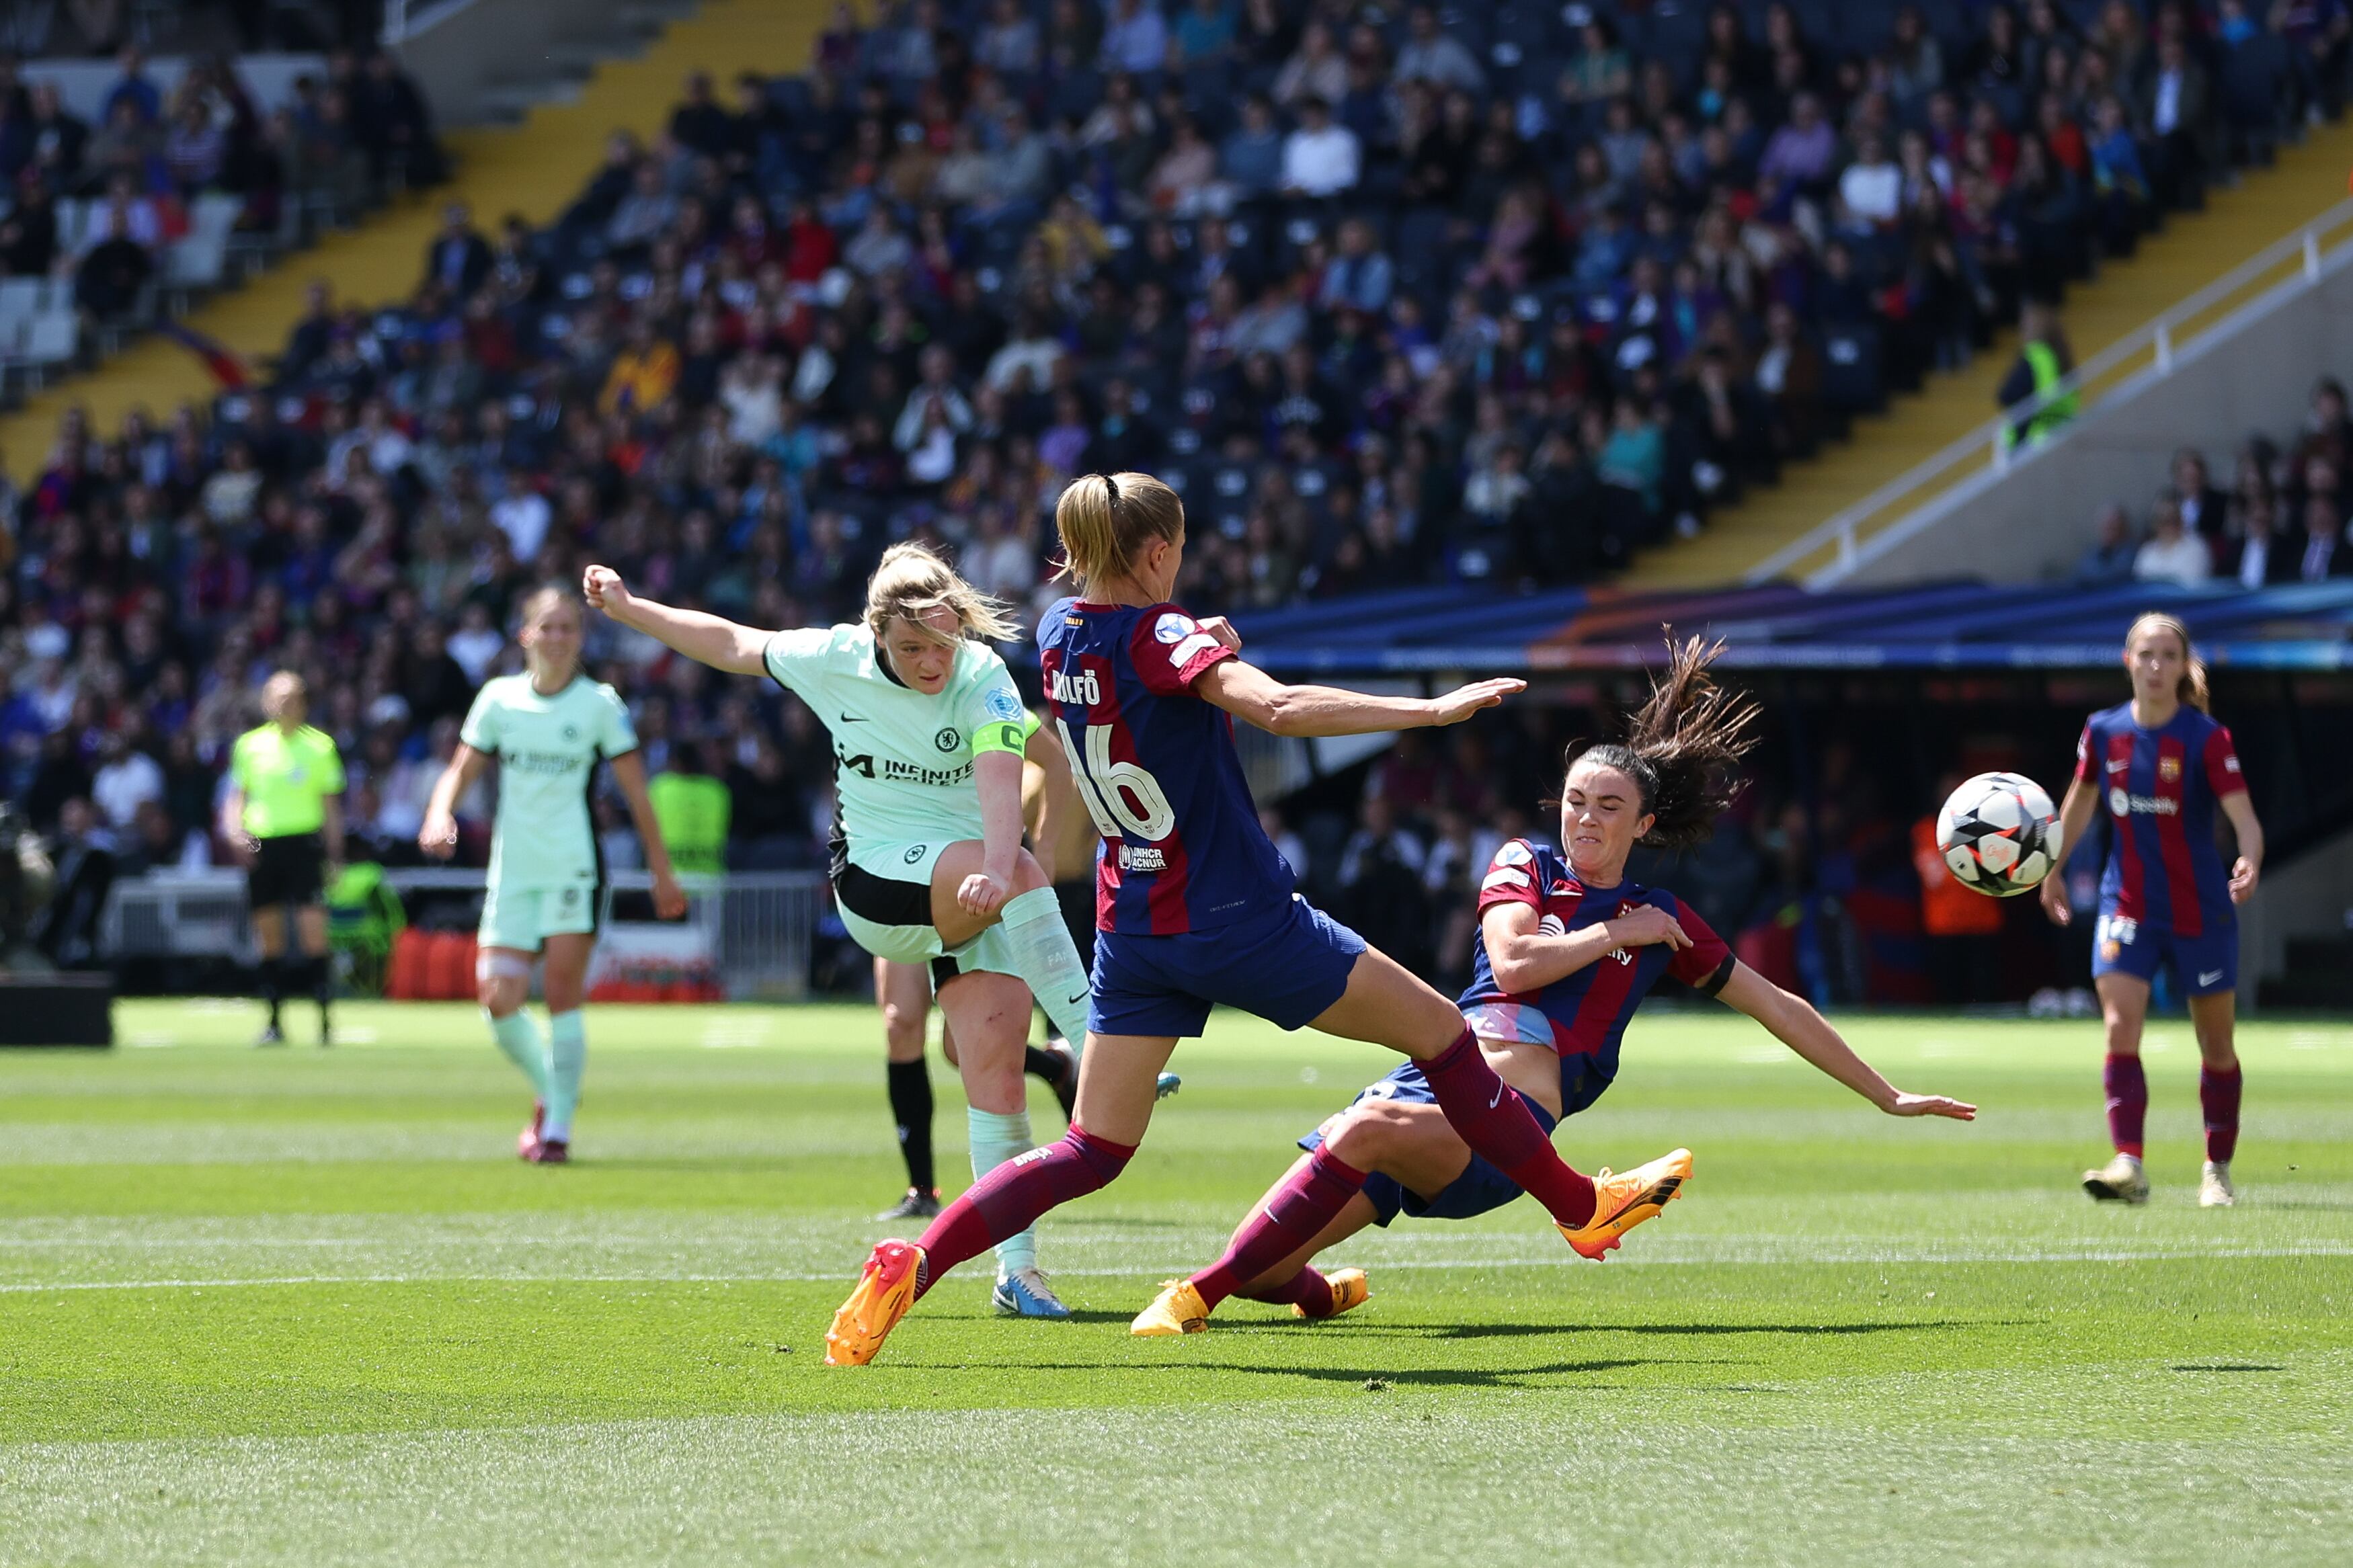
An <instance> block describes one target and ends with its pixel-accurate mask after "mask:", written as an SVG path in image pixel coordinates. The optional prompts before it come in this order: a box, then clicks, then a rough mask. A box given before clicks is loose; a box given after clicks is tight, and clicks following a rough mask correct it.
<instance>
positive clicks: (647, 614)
mask: <svg viewBox="0 0 2353 1568" xmlns="http://www.w3.org/2000/svg"><path fill="white" fill-rule="evenodd" d="M580 593H581V596H582V597H584V598H586V600H587V601H588V604H589V605H590V607H591V608H594V609H599V610H602V611H604V612H605V613H606V614H607V615H608V616H612V617H613V619H615V620H617V621H618V622H620V623H621V625H623V626H628V627H631V628H632V629H634V630H637V631H641V632H643V633H645V634H646V636H648V637H651V638H653V639H654V641H656V642H658V643H660V644H661V645H662V646H663V647H668V648H673V649H675V650H677V651H678V652H680V653H682V654H684V655H686V657H687V658H691V659H692V660H694V661H695V662H696V663H697V664H707V665H709V666H710V667H711V668H713V669H723V670H725V671H727V672H728V673H729V674H730V675H759V674H761V673H763V672H764V671H765V669H766V668H767V663H766V658H765V656H766V653H767V647H768V634H767V633H765V632H761V631H754V629H752V628H751V627H750V626H737V625H736V624H735V623H734V622H733V621H730V620H723V619H722V618H720V617H719V616H706V615H704V614H703V613H702V611H701V610H680V609H673V608H672V607H670V605H664V604H659V603H657V602H656V601H654V600H652V599H641V598H639V597H638V596H637V595H635V594H632V593H630V592H629V587H628V584H626V583H624V582H622V581H621V574H619V573H618V572H616V571H614V570H613V569H612V568H611V567H610V566H591V567H589V568H588V570H587V571H586V572H584V573H582V574H581V576H580Z"/></svg>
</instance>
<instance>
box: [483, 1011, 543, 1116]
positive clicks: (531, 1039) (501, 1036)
mask: <svg viewBox="0 0 2353 1568" xmlns="http://www.w3.org/2000/svg"><path fill="white" fill-rule="evenodd" d="M482 1016H483V1017H485V1018H488V1019H490V1025H491V1038H492V1039H495V1040H496V1041H498V1043H499V1049H501V1050H502V1051H504V1052H506V1054H507V1056H508V1057H509V1058H511V1059H512V1061H513V1062H514V1065H515V1066H517V1067H519V1068H522V1076H523V1077H525V1078H527V1079H531V1092H532V1097H533V1099H535V1100H538V1101H539V1102H540V1103H541V1104H543V1105H544V1104H545V1103H547V1101H548V1100H549V1099H550V1098H551V1096H550V1095H549V1094H548V1091H547V1047H546V1045H545V1044H544V1043H543V1042H542V1041H541V1039H540V1037H539V1026H538V1025H537V1024H535V1023H533V1021H532V1016H531V1015H530V1014H529V1013H527V1012H525V1011H523V1010H522V1008H521V1007H518V1008H516V1009H515V1010H514V1011H513V1012H512V1013H510V1014H508V1015H507V1016H505V1017H503V1018H491V1016H490V1014H489V1013H487V1012H485V1013H484V1014H483V1015H482Z"/></svg>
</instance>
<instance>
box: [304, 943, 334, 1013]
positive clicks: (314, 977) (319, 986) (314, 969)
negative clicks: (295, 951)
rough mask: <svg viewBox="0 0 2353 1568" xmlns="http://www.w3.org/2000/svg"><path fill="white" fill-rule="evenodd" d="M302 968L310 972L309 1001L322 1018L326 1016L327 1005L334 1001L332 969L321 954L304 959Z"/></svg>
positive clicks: (325, 956) (323, 954) (325, 957)
mask: <svg viewBox="0 0 2353 1568" xmlns="http://www.w3.org/2000/svg"><path fill="white" fill-rule="evenodd" d="M302 967H303V968H304V969H306V970H308V971H310V974H311V1001H313V1002H316V1003H317V1004H318V1005H319V1016H321V1017H322V1018H323V1017H325V1016H327V1004H328V1003H329V1002H331V1001H332V1000H334V990H335V986H334V973H335V972H334V968H333V966H332V965H331V964H330V963H328V962H327V955H326V954H325V953H323V952H322V953H317V954H314V955H313V956H311V957H309V958H306V959H304V960H303V961H302Z"/></svg>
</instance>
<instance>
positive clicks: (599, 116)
mask: <svg viewBox="0 0 2353 1568" xmlns="http://www.w3.org/2000/svg"><path fill="white" fill-rule="evenodd" d="M824 16H825V7H824V6H823V5H821V4H819V0H703V4H702V5H701V6H700V7H699V8H698V9H697V10H696V11H695V12H694V14H693V15H692V16H687V17H685V18H683V19H681V20H680V21H678V22H675V23H673V24H671V26H670V27H669V29H668V30H667V31H666V32H664V33H663V34H662V36H661V37H659V38H658V39H656V40H654V41H653V42H652V43H651V44H649V46H648V47H646V49H645V51H644V52H643V53H642V54H640V55H638V56H637V57H636V58H629V59H615V60H608V61H607V62H605V63H604V64H602V65H600V66H599V67H597V68H596V70H595V71H594V73H593V74H592V75H591V76H590V77H589V79H588V80H587V81H586V84H585V85H584V86H583V87H582V89H580V91H579V92H578V94H577V95H576V96H573V97H570V98H569V99H568V100H566V101H564V102H559V103H546V104H543V105H541V106H539V107H538V108H536V109H534V110H532V111H531V112H530V113H529V115H528V116H527V117H526V118H525V119H524V120H523V121H522V123H521V124H519V125H515V126H512V127H503V126H496V127H484V128H481V129H477V130H466V131H454V132H447V133H446V134H445V137H444V140H445V141H446V142H447V143H448V147H449V149H450V151H451V153H453V154H454V156H455V159H456V161H457V165H458V177H457V178H456V180H455V181H454V182H452V183H451V184H447V185H443V186H440V187H438V188H437V189H435V190H431V191H427V192H423V193H420V194H418V195H413V196H410V197H408V198H406V199H405V200H403V201H401V202H398V203H396V204H395V205H393V206H391V207H389V208H386V209H385V210H383V211H381V212H379V213H376V214H375V215H374V216H372V217H371V218H370V219H369V220H368V221H366V222H364V223H363V224H362V225H361V226H359V227H358V228H355V229H353V230H352V231H351V232H350V233H347V234H335V235H330V236H328V237H326V238H325V239H324V240H322V242H321V243H320V244H319V245H318V246H316V247H313V248H311V249H310V250H308V251H305V252H303V253H301V255H300V256H299V257H293V258H288V260H287V262H286V263H285V264H283V265H281V266H280V267H278V268H275V269H273V270H272V271H270V272H269V273H267V274H265V275H264V276H262V277H261V278H259V279H256V280H255V281H254V283H253V284H252V285H251V286H250V287H248V288H246V289H240V290H237V291H235V292H231V293H227V294H222V295H218V296H216V297H215V298H214V299H212V300H208V301H207V302H206V304H205V305H204V306H203V308H201V309H200V310H196V311H195V312H194V313H193V314H191V315H190V316H189V317H188V318H187V321H186V322H185V324H186V325H187V326H188V327H189V328H191V329H193V330H194V331H197V332H201V333H204V334H205V335H206V336H208V337H210V338H213V339H215V340H216V341H217V342H220V343H221V344H222V345H223V346H225V347H227V349H229V350H230V351H232V352H233V353H237V355H239V356H241V357H242V358H244V359H245V360H246V361H247V362H248V363H258V362H259V361H260V360H262V359H263V358H265V357H268V356H270V355H274V354H276V353H278V352H279V351H280V349H281V348H282V347H284V346H285V342H286V335H287V333H288V332H289V331H291V330H292V328H293V325H294V323H295V321H297V320H299V319H300V318H301V313H302V294H303V290H304V289H305V287H306V286H307V285H308V284H309V283H310V281H311V279H314V278H324V279H328V280H329V281H330V282H331V283H332V285H333V286H334V290H335V296H336V298H337V299H338V300H356V301H361V302H363V303H365V304H371V305H373V304H377V303H381V302H384V301H387V300H403V299H406V298H407V297H408V295H409V294H410V293H411V292H413V291H414V290H415V289H416V287H417V277H418V273H419V270H420V268H422V266H423V262H424V256H425V247H426V244H427V241H428V240H429V239H430V238H431V237H432V236H433V234H434V231H435V230H436V229H437V228H438V227H439V226H440V222H441V209H442V207H443V205H445V204H447V203H448V202H450V201H464V202H466V203H469V204H470V205H471V206H472V207H473V210H474V218H475V223H476V225H477V226H479V227H481V228H482V229H484V230H485V231H486V232H487V231H488V230H489V229H490V228H491V226H493V225H495V223H496V222H497V221H498V219H499V218H501V216H504V215H505V214H507V213H510V212H520V213H522V215H523V216H525V217H526V218H528V219H529V220H531V221H532V222H533V223H534V224H537V223H542V222H544V221H546V220H548V219H550V218H552V217H554V216H555V215H556V214H557V213H558V212H560V211H561V210H562V209H563V208H564V207H565V206H566V205H569V204H570V203H571V201H572V199H573V198H574V197H575V195H578V194H579V191H580V189H581V187H582V186H583V185H584V184H586V183H587V180H588V176H589V175H590V174H592V173H593V172H594V171H595V169H596V166H597V165H598V163H601V162H602V160H603V158H604V153H605V141H606V138H607V135H609V134H610V133H611V132H614V131H617V130H622V129H627V130H631V131H635V132H638V134H639V135H640V136H648V137H649V136H651V135H653V134H654V133H655V132H658V131H659V130H661V129H662V127H663V126H665V125H667V124H668V123H669V121H670V110H671V109H672V107H674V106H675V104H676V103H677V101H678V99H679V89H680V84H681V82H683V81H684V80H685V79H686V75H687V73H688V72H689V71H691V70H693V69H695V68H698V67H701V68H708V69H710V70H712V72H713V74H714V75H732V74H733V73H734V72H736V71H739V70H756V71H763V72H769V73H782V72H786V71H798V70H802V69H805V68H807V65H808V61H809V54H810V47H811V46H812V45H813V44H814V42H815V41H816V38H817V35H818V31H819V30H820V28H821V27H822V26H823V25H824ZM217 390H218V383H216V381H215V380H214V379H213V376H212V374H211V373H210V372H209V371H208V370H207V369H206V366H205V364H204V363H203V361H201V360H200V359H199V358H198V357H197V356H196V355H195V354H194V353H190V352H189V351H188V350H187V349H186V348H184V347H182V346H181V345H179V344H177V343H174V342H172V341H170V340H169V339H167V338H162V337H157V336H150V337H147V338H145V339H142V340H141V341H140V342H136V343H134V344H132V346H131V347H130V348H128V349H127V350H125V351H124V352H123V353H121V354H118V355H116V356H114V357H113V358H111V359H110V360H108V361H107V362H106V363H104V364H103V365H101V366H100V367H99V368H98V369H97V370H95V371H93V372H91V373H90V374H86V375H79V376H76V377H74V378H72V379H71V380H69V381H67V382H65V383H63V384H59V385H58V386H56V387H53V388H51V389H50V390H48V391H47V392H46V393H43V394H41V395H37V396H36V397H34V398H32V399H30V400H29V401H27V402H26V405H25V406H24V407H23V408H21V409H19V410H17V411H16V412H15V413H14V414H12V415H10V416H8V417H7V418H5V420H0V467H5V468H6V470H7V471H8V472H9V473H10V474H11V475H12V476H14V477H15V479H16V481H17V483H19V484H29V483H30V482H31V480H32V479H33V478H34V476H35V475H37V473H38V472H39V471H40V469H41V468H43V467H44V466H45V465H46V464H47V459H48V454H49V451H50V449H51V447H53V445H54V444H55V441H56V437H57V428H58V418H59V417H60V416H62V415H63V414H64V412H65V411H66V410H67V409H68V408H69V407H72V406H74V405H81V406H83V407H85V408H87V409H88V410H89V411H90V418H91V422H92V427H93V428H94V429H96V430H98V431H100V432H103V433H107V434H111V433H112V431H113V430H114V428H115V426H117V425H118V424H119V423H120V422H121V418H122V416H123V415H124V414H126V413H128V412H129V411H130V410H131V409H132V408H134V407H142V406H143V407H145V408H147V409H149V410H150V411H152V412H153V414H155V415H156V416H167V415H169V413H170V412H171V410H172V409H174V407H176V406H178V405H180V404H181V403H182V402H184V401H190V400H193V401H195V402H197V403H199V404H202V403H203V402H205V401H206V400H208V399H209V398H210V397H212V396H213V395H214V394H215V393H216V391H217Z"/></svg>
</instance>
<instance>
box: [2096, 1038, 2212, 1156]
mask: <svg viewBox="0 0 2353 1568" xmlns="http://www.w3.org/2000/svg"><path fill="white" fill-rule="evenodd" d="M2100 1082H2101V1084H2102V1086H2103V1087H2104V1088H2105V1089H2106V1090H2107V1096H2108V1138H2109V1140H2110V1142H2114V1143H2115V1144H2116V1152H2117V1153H2119V1154H2130V1155H2131V1156H2132V1157H2133V1158H2134V1159H2136V1160H2137V1159H2139V1158H2140V1152H2141V1124H2142V1123H2143V1122H2144V1121H2147V1117H2148V1075H2147V1074H2146V1073H2144V1072H2143V1071H2141V1067H2140V1058H2138V1057H2126V1056H2117V1055H2115V1054H2113V1053H2111V1054H2110V1056H2109V1057H2108V1060H2107V1065H2106V1066H2105V1068H2102V1069H2101V1071H2100ZM2231 1103H2232V1107H2233V1108H2234V1110H2235V1108H2236V1106H2237V1105H2238V1095H2237V1093H2236V1092H2235V1091H2233V1093H2232V1097H2231ZM2234 1120H2235V1118H2234Z"/></svg>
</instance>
